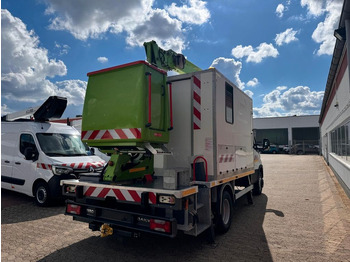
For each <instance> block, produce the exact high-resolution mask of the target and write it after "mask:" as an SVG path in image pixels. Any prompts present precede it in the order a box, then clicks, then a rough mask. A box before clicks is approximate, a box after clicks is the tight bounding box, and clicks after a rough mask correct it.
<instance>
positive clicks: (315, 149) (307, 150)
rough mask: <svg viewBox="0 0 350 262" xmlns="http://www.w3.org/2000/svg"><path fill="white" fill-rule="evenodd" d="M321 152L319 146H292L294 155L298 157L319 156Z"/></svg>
mask: <svg viewBox="0 0 350 262" xmlns="http://www.w3.org/2000/svg"><path fill="white" fill-rule="evenodd" d="M319 152H320V147H319V145H310V144H296V145H293V146H292V153H293V154H297V155H304V154H319Z"/></svg>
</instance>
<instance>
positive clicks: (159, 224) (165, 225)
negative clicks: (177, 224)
mask: <svg viewBox="0 0 350 262" xmlns="http://www.w3.org/2000/svg"><path fill="white" fill-rule="evenodd" d="M149 227H150V229H151V230H154V231H160V232H166V233H171V222H169V221H164V220H159V219H150V222H149Z"/></svg>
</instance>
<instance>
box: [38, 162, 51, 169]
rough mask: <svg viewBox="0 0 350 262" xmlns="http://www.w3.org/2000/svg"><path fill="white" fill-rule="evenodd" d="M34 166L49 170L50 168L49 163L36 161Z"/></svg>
mask: <svg viewBox="0 0 350 262" xmlns="http://www.w3.org/2000/svg"><path fill="white" fill-rule="evenodd" d="M36 167H37V168H42V169H49V170H51V169H52V166H51V165H49V164H44V163H37V164H36Z"/></svg>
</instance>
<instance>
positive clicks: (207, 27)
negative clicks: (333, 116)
mask: <svg viewBox="0 0 350 262" xmlns="http://www.w3.org/2000/svg"><path fill="white" fill-rule="evenodd" d="M342 4H343V1H342V0H281V1H280V0H275V1H272V0H266V1H261V0H244V1H242V0H212V1H201V0H182V1H159V0H158V1H156V0H129V1H121V0H100V1H96V0H74V1H73V0H15V1H14V0H2V1H1V114H2V115H3V114H6V113H9V112H14V111H19V110H23V109H26V108H28V107H30V106H36V105H40V104H41V103H42V102H43V101H44V100H45V99H46V98H47V97H48V96H50V95H59V96H65V97H67V98H68V103H69V105H68V107H67V109H66V112H65V114H64V117H74V116H75V115H78V114H81V113H82V107H83V101H84V94H85V89H86V84H87V80H88V78H87V76H86V74H87V73H88V72H90V71H95V70H99V69H102V68H106V67H111V66H116V65H119V64H124V63H128V62H132V61H137V60H144V59H145V52H144V48H143V45H142V44H143V42H144V41H150V40H156V41H157V43H158V44H159V45H160V46H161V47H162V48H164V49H170V48H171V49H173V50H174V51H176V52H182V53H183V54H184V55H185V56H186V57H187V58H188V59H189V60H190V61H191V62H192V63H194V64H196V65H197V66H199V67H200V68H202V69H206V68H209V67H210V66H214V67H216V68H217V69H218V70H219V71H221V72H222V73H224V74H225V75H226V77H228V78H229V79H231V80H232V81H233V82H234V83H235V84H236V85H237V86H238V87H239V88H241V89H242V90H243V91H244V92H246V93H247V94H248V95H249V96H251V97H252V99H253V107H254V116H255V117H270V116H288V115H310V114H319V111H320V108H321V104H322V99H323V94H324V90H325V86H326V81H327V76H328V71H329V67H330V62H331V58H332V54H333V49H334V43H335V38H334V36H333V31H334V29H336V28H337V26H338V23H339V16H340V13H341V8H342Z"/></svg>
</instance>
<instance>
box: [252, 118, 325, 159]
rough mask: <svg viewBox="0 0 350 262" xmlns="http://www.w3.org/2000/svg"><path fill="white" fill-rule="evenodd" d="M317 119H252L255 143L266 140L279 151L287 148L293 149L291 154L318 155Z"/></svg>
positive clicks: (318, 135) (318, 132) (318, 133)
mask: <svg viewBox="0 0 350 262" xmlns="http://www.w3.org/2000/svg"><path fill="white" fill-rule="evenodd" d="M318 119H319V116H318V115H311V116H287V117H267V118H254V119H253V129H254V132H255V139H256V142H257V143H259V142H261V141H262V140H263V139H264V138H267V139H269V140H270V143H271V144H273V145H276V146H277V147H279V148H280V149H281V151H282V149H283V148H286V147H287V148H291V149H293V148H294V149H295V150H294V152H293V153H302V154H304V153H318V151H319V150H318V149H319V140H320V131H319V123H318ZM293 146H294V147H293Z"/></svg>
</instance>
